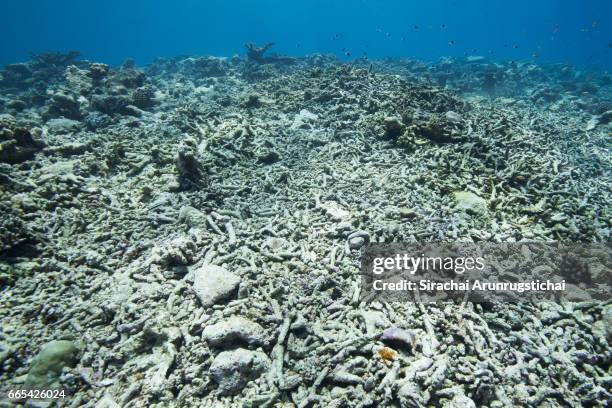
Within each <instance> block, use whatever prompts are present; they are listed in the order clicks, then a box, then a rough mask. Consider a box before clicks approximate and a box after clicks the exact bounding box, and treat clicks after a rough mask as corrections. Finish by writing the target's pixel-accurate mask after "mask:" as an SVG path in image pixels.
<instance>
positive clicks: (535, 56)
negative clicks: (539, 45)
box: [531, 52, 540, 59]
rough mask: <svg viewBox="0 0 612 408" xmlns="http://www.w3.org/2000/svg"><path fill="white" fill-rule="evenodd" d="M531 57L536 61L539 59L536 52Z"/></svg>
mask: <svg viewBox="0 0 612 408" xmlns="http://www.w3.org/2000/svg"><path fill="white" fill-rule="evenodd" d="M531 57H532V58H533V59H538V58H540V54H538V53H537V52H534V53H533V54H531Z"/></svg>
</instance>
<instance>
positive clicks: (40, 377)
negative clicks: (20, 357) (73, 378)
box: [25, 340, 77, 388]
mask: <svg viewBox="0 0 612 408" xmlns="http://www.w3.org/2000/svg"><path fill="white" fill-rule="evenodd" d="M76 354H77V348H76V347H75V345H74V344H73V343H72V342H71V341H68V340H54V341H51V342H49V343H47V344H46V345H45V346H43V348H42V350H41V351H40V352H39V353H38V354H37V355H36V357H34V359H33V360H32V363H31V365H30V370H29V371H28V376H27V377H26V382H25V385H26V387H28V388H49V387H52V386H54V385H56V384H55V383H56V381H57V379H58V378H59V375H60V374H61V372H62V370H63V369H64V367H74V365H75V364H76V357H77V356H76Z"/></svg>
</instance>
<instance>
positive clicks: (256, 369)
mask: <svg viewBox="0 0 612 408" xmlns="http://www.w3.org/2000/svg"><path fill="white" fill-rule="evenodd" d="M269 368H270V359H269V358H268V356H267V355H266V354H264V353H263V352H261V351H251V350H246V349H242V348H239V349H236V350H232V351H224V352H222V353H219V355H218V356H217V357H216V358H215V360H214V361H213V363H212V365H211V366H210V370H209V372H210V375H211V377H212V379H213V380H214V381H215V382H216V383H217V384H218V385H219V393H220V394H221V395H236V394H238V393H239V392H240V391H242V389H243V388H244V387H245V386H246V385H247V384H248V383H249V382H250V381H253V380H255V379H257V378H259V377H260V376H261V375H262V374H263V373H265V372H266V371H268V369H269Z"/></svg>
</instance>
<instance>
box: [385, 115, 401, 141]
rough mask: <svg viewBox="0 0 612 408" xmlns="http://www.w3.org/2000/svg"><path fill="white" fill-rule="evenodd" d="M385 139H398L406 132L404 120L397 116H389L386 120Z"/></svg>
mask: <svg viewBox="0 0 612 408" xmlns="http://www.w3.org/2000/svg"><path fill="white" fill-rule="evenodd" d="M384 129H385V135H384V136H385V137H386V138H389V139H396V138H398V137H399V136H400V135H401V134H402V133H404V131H405V130H406V125H404V124H403V123H402V120H401V119H400V118H398V117H395V116H388V117H386V118H385V119H384Z"/></svg>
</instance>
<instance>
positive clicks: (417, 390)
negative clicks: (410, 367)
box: [397, 381, 427, 408]
mask: <svg viewBox="0 0 612 408" xmlns="http://www.w3.org/2000/svg"><path fill="white" fill-rule="evenodd" d="M397 396H398V398H399V403H400V407H401V408H420V407H423V406H425V403H426V402H427V398H426V397H425V396H424V395H423V391H422V390H421V387H420V386H419V385H418V384H416V383H415V382H412V381H408V382H406V383H405V384H403V385H402V386H401V387H400V388H399V390H398V392H397Z"/></svg>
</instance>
